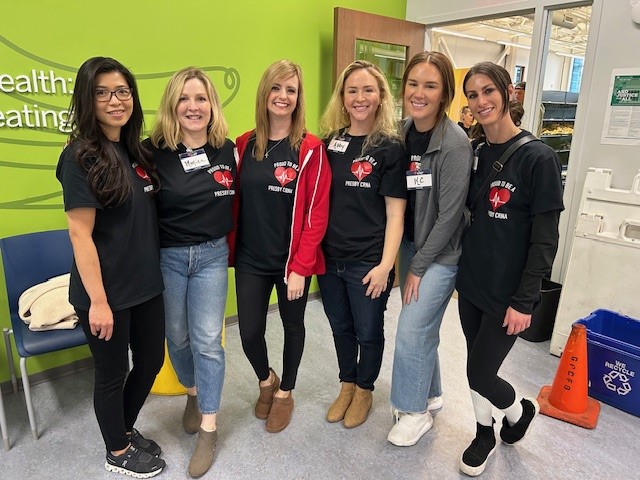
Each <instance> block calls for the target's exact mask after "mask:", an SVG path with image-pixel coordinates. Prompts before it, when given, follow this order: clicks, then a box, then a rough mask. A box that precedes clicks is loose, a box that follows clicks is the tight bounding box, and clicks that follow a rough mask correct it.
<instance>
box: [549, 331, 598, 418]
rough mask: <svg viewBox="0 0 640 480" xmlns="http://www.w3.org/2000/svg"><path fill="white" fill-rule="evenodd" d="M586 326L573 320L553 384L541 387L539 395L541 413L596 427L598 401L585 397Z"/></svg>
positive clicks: (586, 393)
mask: <svg viewBox="0 0 640 480" xmlns="http://www.w3.org/2000/svg"><path fill="white" fill-rule="evenodd" d="M587 367H588V365H587V327H585V326H584V325H582V324H580V323H574V324H573V325H572V327H571V335H569V339H568V340H567V344H566V345H565V347H564V351H563V352H562V357H561V358H560V365H559V366H558V371H557V372H556V377H555V378H554V380H553V385H551V386H549V385H546V386H544V387H542V390H540V393H539V394H538V403H539V404H540V413H543V414H545V415H548V416H550V417H554V418H557V419H559V420H564V421H565V422H569V423H573V424H574V425H578V426H579V427H584V428H595V426H596V424H597V423H598V415H600V402H598V401H597V400H594V399H593V398H589V396H588V386H589V384H588V381H589V380H588V372H587V370H588V368H587Z"/></svg>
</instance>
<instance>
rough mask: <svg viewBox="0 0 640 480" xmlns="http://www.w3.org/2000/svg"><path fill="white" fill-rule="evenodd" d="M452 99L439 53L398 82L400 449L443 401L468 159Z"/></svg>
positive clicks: (393, 435) (394, 398)
mask: <svg viewBox="0 0 640 480" xmlns="http://www.w3.org/2000/svg"><path fill="white" fill-rule="evenodd" d="M454 93H455V80H454V75H453V66H452V65H451V61H450V60H449V59H448V58H447V57H446V56H445V55H444V54H442V53H440V52H421V53H418V54H417V55H415V56H414V57H413V58H412V59H411V60H410V61H409V64H408V65H407V68H406V70H405V72H404V75H403V77H402V96H403V99H404V106H405V111H406V112H407V113H408V114H409V118H408V120H407V121H406V122H405V125H404V132H405V142H406V145H407V150H408V151H409V155H411V158H410V162H409V165H408V168H407V170H408V171H407V188H408V194H407V196H408V201H407V212H406V214H405V224H404V225H405V228H404V238H403V240H402V244H401V246H400V256H399V264H400V285H401V289H402V303H403V305H402V310H401V312H400V317H399V318H398V330H397V333H396V348H395V352H394V356H393V374H392V381H391V407H392V409H393V411H394V414H395V423H394V425H393V427H392V428H391V431H390V432H389V435H388V436H387V440H388V441H389V442H391V443H392V444H394V445H397V446H399V447H408V446H411V445H415V444H416V443H417V442H418V441H419V440H420V438H421V437H422V436H423V435H424V434H425V433H426V432H427V431H429V429H431V427H432V426H433V416H432V412H433V411H435V410H438V409H439V408H442V403H443V399H442V385H441V382H440V361H439V358H438V345H439V344H440V325H441V324H442V317H443V316H444V312H445V309H446V308H447V304H448V303H449V300H450V298H451V295H452V294H453V289H454V286H455V279H456V273H457V271H458V259H459V258H460V254H461V246H460V245H461V239H462V232H463V230H464V220H463V210H464V202H465V199H466V197H467V189H468V187H469V172H470V171H471V163H472V160H473V152H472V150H471V144H470V142H469V139H468V137H467V136H466V134H465V133H464V131H463V130H462V129H461V128H459V127H458V125H456V124H455V122H453V121H452V120H451V119H449V117H448V116H447V113H446V112H447V109H448V108H449V105H450V104H451V100H452V99H453V96H454Z"/></svg>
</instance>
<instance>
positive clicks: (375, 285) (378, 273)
mask: <svg viewBox="0 0 640 480" xmlns="http://www.w3.org/2000/svg"><path fill="white" fill-rule="evenodd" d="M367 283H368V284H369V286H368V287H367V291H366V292H365V295H366V296H367V297H371V299H375V298H379V297H380V295H382V292H384V291H385V290H386V289H387V285H388V283H389V270H387V269H385V268H384V267H382V266H381V265H376V266H375V267H373V268H372V269H371V270H369V272H368V273H367V274H366V275H365V276H364V278H363V279H362V284H363V285H366V284H367Z"/></svg>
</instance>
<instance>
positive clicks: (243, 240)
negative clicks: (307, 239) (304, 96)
mask: <svg viewBox="0 0 640 480" xmlns="http://www.w3.org/2000/svg"><path fill="white" fill-rule="evenodd" d="M254 145H255V138H252V139H251V140H249V143H248V144H247V148H246V149H245V151H244V155H243V158H242V169H241V173H240V216H239V220H238V234H237V239H236V261H235V267H236V270H239V271H242V272H247V273H255V274H258V275H284V267H285V264H286V262H287V257H288V254H289V243H290V242H291V219H292V216H293V200H294V197H295V192H296V186H297V185H298V174H299V173H300V170H299V165H298V152H297V151H295V150H293V148H291V145H290V144H289V141H288V140H287V139H285V140H284V141H279V142H278V141H271V140H269V143H268V145H267V152H268V155H267V156H266V157H265V158H264V159H263V160H262V161H257V160H256V158H255V157H254V155H253V147H254Z"/></svg>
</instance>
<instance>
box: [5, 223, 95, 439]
mask: <svg viewBox="0 0 640 480" xmlns="http://www.w3.org/2000/svg"><path fill="white" fill-rule="evenodd" d="M0 251H2V263H3V266H4V278H5V282H6V285H7V298H8V300H9V313H10V315H11V326H12V329H8V328H5V329H4V341H5V346H6V349H7V361H8V363H9V372H10V374H11V383H12V385H13V390H14V392H17V381H16V375H15V367H14V363H13V354H12V351H11V342H10V341H9V336H10V335H11V334H13V339H14V342H15V345H16V349H17V350H18V355H19V356H20V373H21V375H22V387H23V389H24V397H25V402H26V404H27V413H28V414H29V423H30V424H31V433H32V434H33V437H34V438H35V439H37V438H38V431H37V429H36V421H35V415H34V412H33V402H32V400H31V388H30V384H29V374H28V373H27V358H29V357H34V356H36V355H41V354H43V353H50V352H57V351H59V350H64V349H67V348H71V347H76V346H78V345H84V344H86V343H87V340H86V338H85V336H84V333H83V331H82V328H81V327H80V326H79V325H78V326H76V327H75V328H74V329H72V330H50V331H44V332H32V331H31V330H29V328H28V326H27V325H26V324H25V323H24V322H23V321H22V320H21V319H20V317H19V315H18V299H19V298H20V295H21V294H22V292H24V291H25V290H26V289H28V288H30V287H32V286H34V285H37V284H38V283H42V282H45V281H47V280H48V279H50V278H52V277H56V276H58V275H62V274H65V273H69V270H70V269H71V262H72V259H73V251H72V248H71V240H70V239H69V232H68V230H52V231H48V232H37V233H28V234H25V235H16V236H14V237H8V238H3V239H0Z"/></svg>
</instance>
